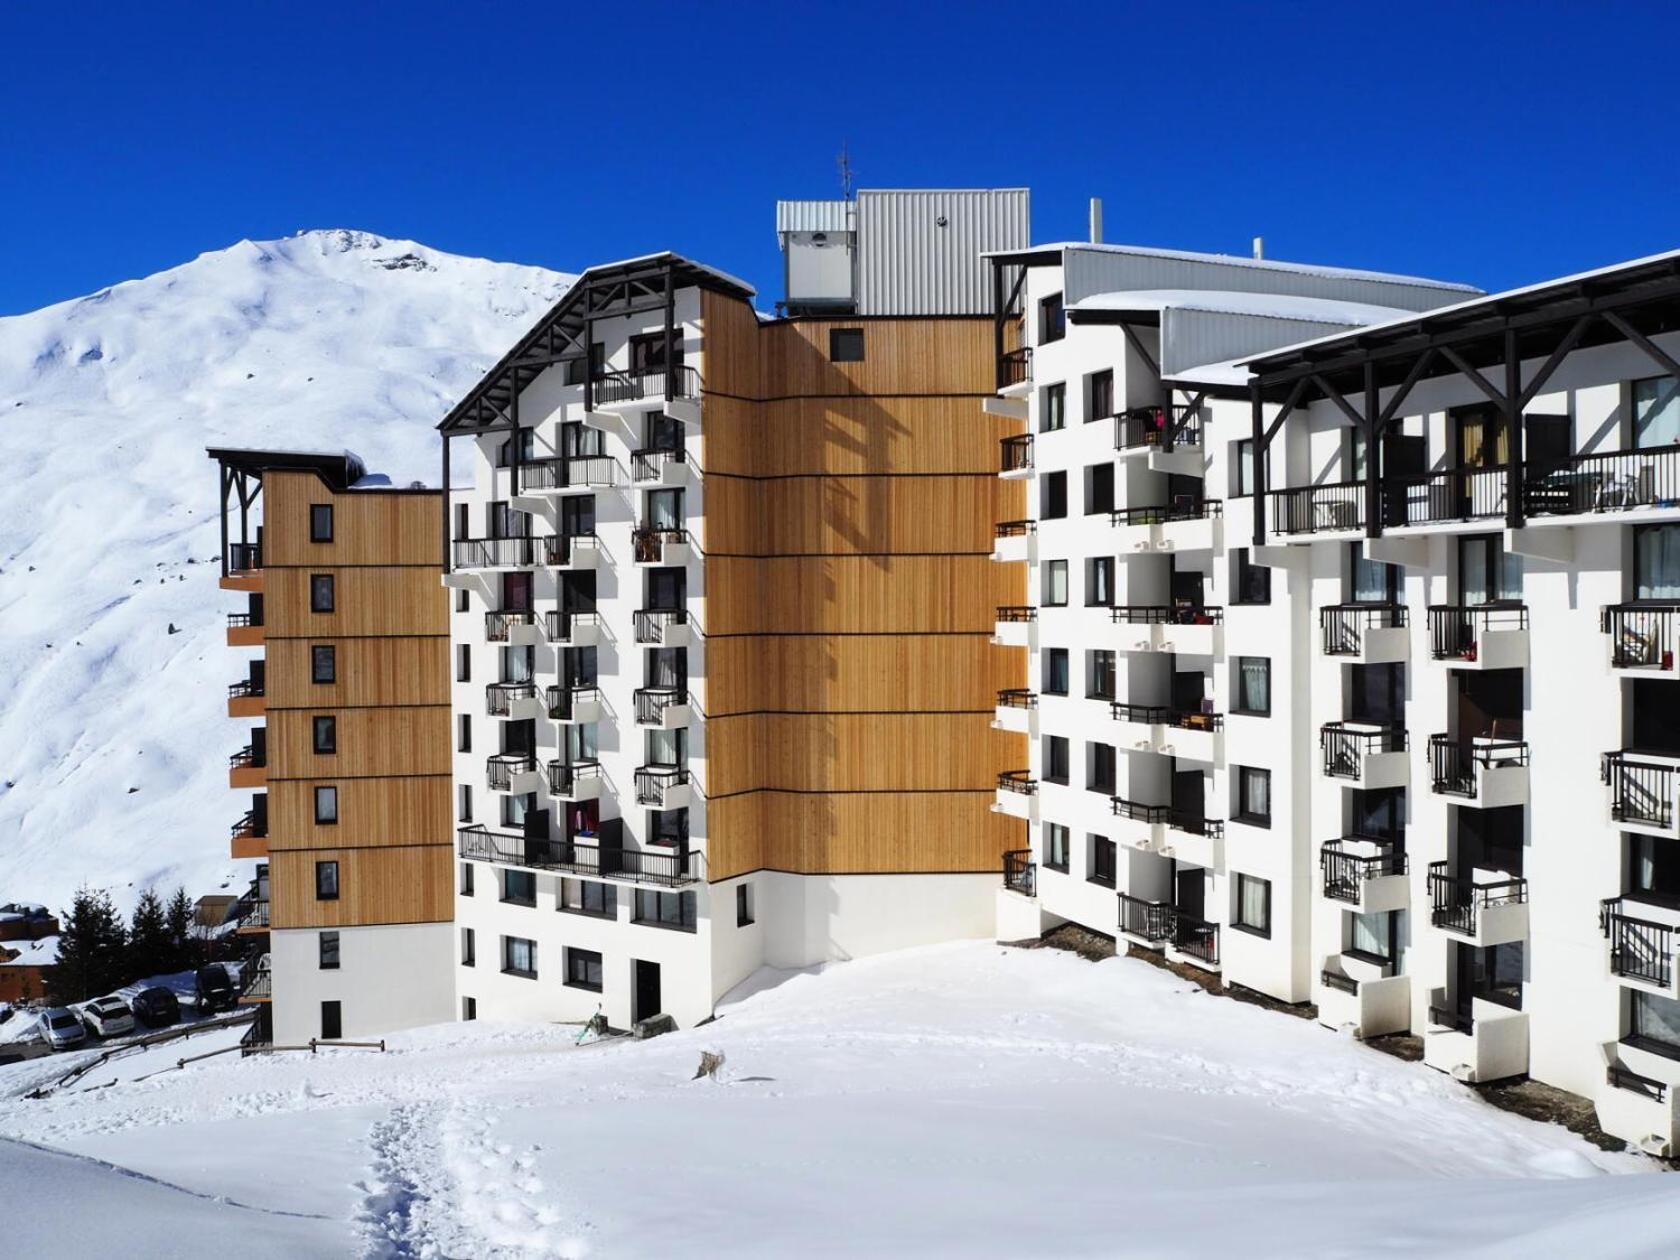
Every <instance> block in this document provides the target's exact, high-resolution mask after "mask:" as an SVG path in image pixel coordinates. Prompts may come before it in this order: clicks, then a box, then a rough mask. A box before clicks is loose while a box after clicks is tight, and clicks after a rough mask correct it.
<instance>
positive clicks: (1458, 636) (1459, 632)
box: [1429, 604, 1528, 661]
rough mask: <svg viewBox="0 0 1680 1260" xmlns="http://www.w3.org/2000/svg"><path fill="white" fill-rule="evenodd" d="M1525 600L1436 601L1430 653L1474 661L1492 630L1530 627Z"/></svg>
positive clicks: (1431, 619) (1444, 658)
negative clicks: (1507, 602)
mask: <svg viewBox="0 0 1680 1260" xmlns="http://www.w3.org/2000/svg"><path fill="white" fill-rule="evenodd" d="M1527 629H1528V606H1527V605H1526V604H1435V605H1432V606H1431V607H1430V609H1429V655H1430V656H1431V657H1433V658H1434V659H1435V660H1437V661H1474V660H1476V658H1477V657H1478V656H1479V655H1480V653H1481V641H1482V636H1483V635H1484V634H1485V633H1486V632H1488V631H1489V630H1527Z"/></svg>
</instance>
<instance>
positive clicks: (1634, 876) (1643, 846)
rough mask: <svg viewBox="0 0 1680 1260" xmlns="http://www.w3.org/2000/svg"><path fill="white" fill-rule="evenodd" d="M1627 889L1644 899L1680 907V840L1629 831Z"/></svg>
mask: <svg viewBox="0 0 1680 1260" xmlns="http://www.w3.org/2000/svg"><path fill="white" fill-rule="evenodd" d="M1627 890H1628V891H1629V892H1630V893H1634V894H1635V895H1637V896H1638V897H1639V899H1640V900H1641V901H1655V902H1657V903H1659V904H1661V905H1665V906H1674V907H1676V908H1680V844H1675V843H1674V841H1672V840H1668V839H1664V838H1662V837H1660V836H1636V835H1629V836H1628V882H1627Z"/></svg>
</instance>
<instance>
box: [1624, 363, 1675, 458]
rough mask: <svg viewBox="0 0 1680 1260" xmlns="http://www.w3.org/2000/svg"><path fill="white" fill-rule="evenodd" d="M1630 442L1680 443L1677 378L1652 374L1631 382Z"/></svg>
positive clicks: (1650, 445) (1644, 445)
mask: <svg viewBox="0 0 1680 1260" xmlns="http://www.w3.org/2000/svg"><path fill="white" fill-rule="evenodd" d="M1633 444H1634V446H1636V447H1652V446H1675V445H1680V379H1676V378H1675V377H1672V376H1652V377H1647V378H1646V379H1645V380H1642V381H1635V382H1634V383H1633Z"/></svg>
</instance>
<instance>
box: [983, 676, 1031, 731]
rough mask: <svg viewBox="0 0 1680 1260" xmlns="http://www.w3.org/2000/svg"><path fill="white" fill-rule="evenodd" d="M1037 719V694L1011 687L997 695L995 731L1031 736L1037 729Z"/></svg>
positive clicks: (993, 723)
mask: <svg viewBox="0 0 1680 1260" xmlns="http://www.w3.org/2000/svg"><path fill="white" fill-rule="evenodd" d="M1037 718H1038V695H1037V693H1035V692H1033V691H1031V690H1029V689H1028V688H1026V687H1010V688H1006V689H1005V690H1003V691H1000V692H998V693H997V710H996V715H995V716H994V717H993V718H992V727H993V729H994V730H999V731H1014V732H1015V733H1016V734H1017V735H1031V734H1033V733H1034V731H1035V729H1036V728H1037V725H1038V722H1037Z"/></svg>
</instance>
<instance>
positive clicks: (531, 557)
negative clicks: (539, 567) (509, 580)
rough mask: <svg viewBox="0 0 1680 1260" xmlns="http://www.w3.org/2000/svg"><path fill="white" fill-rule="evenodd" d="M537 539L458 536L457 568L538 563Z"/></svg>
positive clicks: (488, 567)
mask: <svg viewBox="0 0 1680 1260" xmlns="http://www.w3.org/2000/svg"><path fill="white" fill-rule="evenodd" d="M536 557H537V540H536V539H535V538H529V537H523V536H521V537H519V538H457V539H456V540H455V545H454V561H455V567H456V568H457V569H513V568H523V567H527V566H529V565H533V564H535V563H536Z"/></svg>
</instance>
